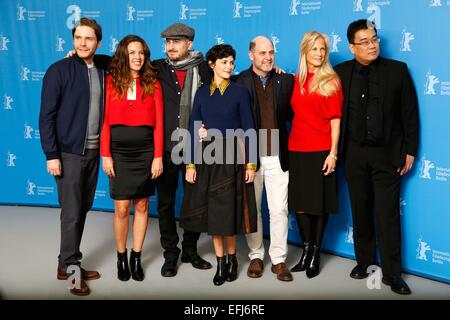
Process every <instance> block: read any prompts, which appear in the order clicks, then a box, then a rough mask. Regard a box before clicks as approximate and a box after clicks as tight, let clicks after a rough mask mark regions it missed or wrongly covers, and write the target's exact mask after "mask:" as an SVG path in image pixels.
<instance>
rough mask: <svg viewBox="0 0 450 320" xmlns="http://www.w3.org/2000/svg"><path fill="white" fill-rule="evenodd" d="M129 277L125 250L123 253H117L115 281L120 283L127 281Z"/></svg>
mask: <svg viewBox="0 0 450 320" xmlns="http://www.w3.org/2000/svg"><path fill="white" fill-rule="evenodd" d="M130 277H131V275H130V269H129V267H128V256H127V250H126V249H125V252H123V253H120V252H117V279H119V280H120V281H128V280H130Z"/></svg>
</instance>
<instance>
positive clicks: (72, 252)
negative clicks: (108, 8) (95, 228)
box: [39, 18, 105, 296]
mask: <svg viewBox="0 0 450 320" xmlns="http://www.w3.org/2000/svg"><path fill="white" fill-rule="evenodd" d="M72 35H73V45H74V48H75V51H76V54H75V55H73V56H72V57H71V58H68V59H62V60H59V61H57V62H56V63H54V64H52V65H51V66H50V67H49V68H48V70H47V72H46V73H45V76H44V80H43V85H42V94H41V110H40V114H39V129H40V138H41V144H42V149H43V150H44V153H45V156H46V159H47V171H48V173H49V174H51V175H52V176H54V177H55V180H56V184H57V187H58V201H59V204H60V206H61V244H60V254H59V257H58V269H57V279H59V280H67V279H68V278H69V275H70V273H72V272H74V270H76V269H77V268H79V267H80V260H81V258H82V254H81V252H80V243H81V237H82V235H83V229H84V223H85V221H86V214H87V212H88V211H89V210H90V209H91V207H92V203H93V200H94V195H95V188H96V185H97V178H98V170H99V136H100V128H101V123H102V118H103V105H104V78H105V73H104V70H103V69H101V68H99V67H96V65H95V64H94V62H93V57H94V54H95V51H96V50H97V49H98V48H99V47H100V41H101V40H102V30H101V27H100V25H98V24H97V23H96V21H95V20H90V19H88V18H82V19H80V21H79V22H78V23H77V24H76V26H75V27H74V28H73V30H72ZM74 266H75V267H74ZM69 267H70V269H68V268H69ZM74 268H75V269H74ZM78 270H79V271H80V273H79V274H80V276H81V279H80V281H79V283H78V285H76V286H75V287H74V288H72V289H71V290H70V292H71V293H72V294H74V295H80V296H84V295H88V294H89V293H90V290H89V287H88V286H87V284H86V282H85V280H94V279H98V278H100V274H99V273H98V272H97V271H87V270H85V269H83V268H81V269H78Z"/></svg>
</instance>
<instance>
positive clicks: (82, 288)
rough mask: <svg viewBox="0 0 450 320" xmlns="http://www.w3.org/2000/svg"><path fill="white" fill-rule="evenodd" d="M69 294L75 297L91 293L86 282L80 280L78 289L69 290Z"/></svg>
mask: <svg viewBox="0 0 450 320" xmlns="http://www.w3.org/2000/svg"><path fill="white" fill-rule="evenodd" d="M70 293H71V294H73V295H75V296H87V295H88V294H89V293H91V290H90V289H89V287H88V285H87V283H86V281H84V280H81V281H80V288H79V289H78V288H73V289H70Z"/></svg>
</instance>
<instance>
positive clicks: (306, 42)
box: [298, 31, 340, 97]
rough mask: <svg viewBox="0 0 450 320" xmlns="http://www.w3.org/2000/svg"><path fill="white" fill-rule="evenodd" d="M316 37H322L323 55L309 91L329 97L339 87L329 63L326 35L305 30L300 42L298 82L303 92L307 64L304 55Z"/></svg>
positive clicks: (336, 76)
mask: <svg viewBox="0 0 450 320" xmlns="http://www.w3.org/2000/svg"><path fill="white" fill-rule="evenodd" d="M317 39H322V40H323V42H324V43H325V57H324V61H323V63H322V65H321V66H320V68H319V69H318V70H317V71H316V73H315V74H314V77H313V78H312V79H311V82H310V84H309V92H310V93H313V92H316V93H319V94H320V95H322V96H325V97H329V96H331V95H332V94H333V93H334V92H336V91H337V90H338V89H339V88H340V81H339V77H338V75H337V74H336V72H335V71H334V70H333V67H332V66H331V64H330V60H329V52H330V50H329V49H330V45H329V41H328V37H327V36H326V35H325V34H323V33H321V32H318V31H311V32H306V33H305V34H304V36H303V39H302V42H301V44H300V59H299V62H298V82H299V84H300V88H301V92H302V93H303V92H304V85H305V82H306V76H307V75H308V65H307V63H306V55H307V54H308V52H309V51H310V50H311V49H312V48H313V47H314V44H315V43H316V41H317Z"/></svg>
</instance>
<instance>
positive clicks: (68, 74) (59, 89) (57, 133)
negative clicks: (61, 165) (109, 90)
mask: <svg viewBox="0 0 450 320" xmlns="http://www.w3.org/2000/svg"><path fill="white" fill-rule="evenodd" d="M96 67H97V69H98V71H99V79H100V82H101V85H102V88H103V89H104V85H105V72H104V70H103V69H102V68H101V67H99V66H97V65H96ZM88 72H89V71H88V68H87V65H86V63H85V62H84V61H83V60H82V59H80V58H79V57H78V56H76V55H74V56H73V57H71V58H67V59H62V60H59V61H57V62H55V63H54V64H52V65H51V66H50V67H49V68H48V70H47V72H46V73H45V76H44V80H43V84H42V93H41V110H40V113H39V131H40V136H41V145H42V149H43V150H44V153H45V156H46V158H47V160H51V159H59V158H60V154H61V152H67V153H73V154H78V155H81V154H84V148H85V141H86V131H87V126H88V116H89V102H90V101H89V99H90V86H89V74H88ZM103 93H104V90H102V97H101V101H103V100H104V97H103ZM103 105H104V103H103V102H102V103H101V107H102V108H101V109H100V124H101V123H102V120H103ZM100 128H101V125H100Z"/></svg>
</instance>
